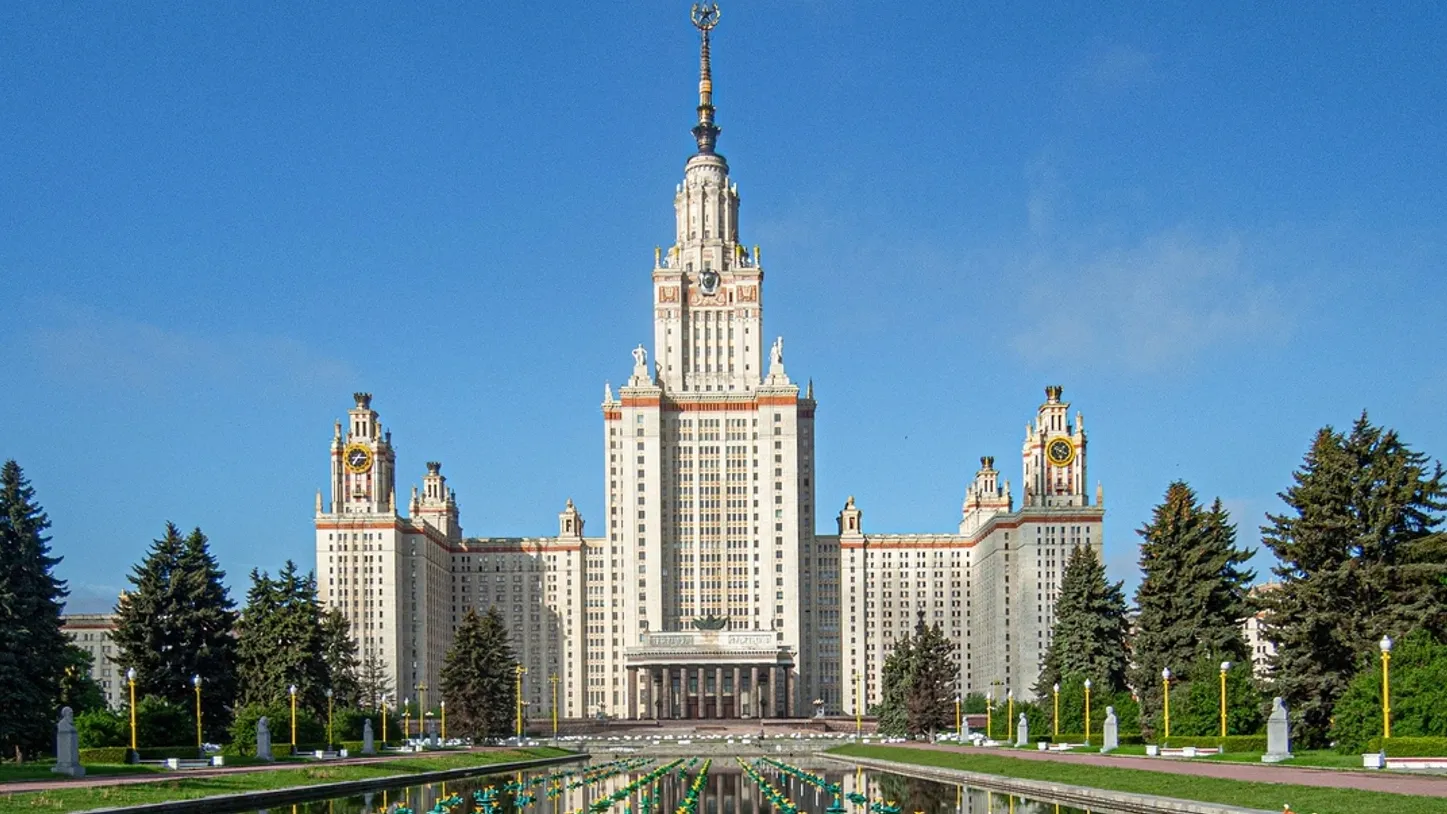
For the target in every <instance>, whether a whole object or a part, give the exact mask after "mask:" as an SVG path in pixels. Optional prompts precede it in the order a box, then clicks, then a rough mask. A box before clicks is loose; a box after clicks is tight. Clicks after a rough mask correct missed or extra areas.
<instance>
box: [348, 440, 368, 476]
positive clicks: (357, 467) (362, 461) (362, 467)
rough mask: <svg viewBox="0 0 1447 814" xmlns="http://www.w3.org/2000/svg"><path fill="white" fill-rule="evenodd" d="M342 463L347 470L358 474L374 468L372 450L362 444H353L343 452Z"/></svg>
mask: <svg viewBox="0 0 1447 814" xmlns="http://www.w3.org/2000/svg"><path fill="white" fill-rule="evenodd" d="M342 463H344V464H346V465H347V471H349V472H354V473H356V474H358V475H360V474H362V473H363V472H366V471H368V470H370V469H371V468H372V451H371V450H370V449H367V448H366V447H364V446H362V445H361V444H352V445H351V446H349V447H347V448H346V450H345V451H343V452H342Z"/></svg>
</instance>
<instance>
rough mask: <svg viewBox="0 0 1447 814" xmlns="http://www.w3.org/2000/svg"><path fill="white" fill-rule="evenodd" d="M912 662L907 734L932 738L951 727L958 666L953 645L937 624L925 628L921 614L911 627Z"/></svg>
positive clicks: (907, 707)
mask: <svg viewBox="0 0 1447 814" xmlns="http://www.w3.org/2000/svg"><path fill="white" fill-rule="evenodd" d="M910 658H911V660H912V661H913V662H914V668H913V670H912V671H911V672H912V675H911V677H910V678H911V681H910V684H909V697H908V700H907V701H906V704H905V706H906V709H908V711H909V731H910V732H911V733H913V734H917V735H924V734H928V735H931V736H933V735H934V734H935V733H936V732H940V731H945V730H952V729H954V726H955V687H956V679H957V678H958V677H959V663H958V662H957V661H955V644H954V642H952V641H950V640H949V638H948V637H947V636H945V632H944V629H943V628H941V627H940V626H939V624H934V625H926V624H925V621H924V611H920V612H919V618H918V619H917V620H916V622H915V625H914V647H913V648H912V652H911V654H910Z"/></svg>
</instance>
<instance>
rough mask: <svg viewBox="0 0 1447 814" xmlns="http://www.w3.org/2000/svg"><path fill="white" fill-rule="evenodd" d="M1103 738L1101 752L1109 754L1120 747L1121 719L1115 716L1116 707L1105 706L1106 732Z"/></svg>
mask: <svg viewBox="0 0 1447 814" xmlns="http://www.w3.org/2000/svg"><path fill="white" fill-rule="evenodd" d="M1102 740H1103V743H1102V745H1101V747H1100V751H1101V754H1109V753H1110V752H1114V751H1115V750H1116V749H1119V748H1120V721H1119V720H1117V719H1116V717H1115V707H1106V708H1105V733H1104V735H1102Z"/></svg>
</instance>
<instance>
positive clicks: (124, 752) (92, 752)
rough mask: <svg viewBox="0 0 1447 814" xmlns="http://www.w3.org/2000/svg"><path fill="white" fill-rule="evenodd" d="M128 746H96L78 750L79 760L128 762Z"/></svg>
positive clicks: (83, 762) (89, 761)
mask: <svg viewBox="0 0 1447 814" xmlns="http://www.w3.org/2000/svg"><path fill="white" fill-rule="evenodd" d="M130 753H131V749H130V747H129V746H96V747H92V748H90V749H82V750H80V762H81V763H82V764H86V763H128V762H129V760H128V758H129V757H130Z"/></svg>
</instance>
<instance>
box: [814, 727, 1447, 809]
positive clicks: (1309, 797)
mask: <svg viewBox="0 0 1447 814" xmlns="http://www.w3.org/2000/svg"><path fill="white" fill-rule="evenodd" d="M830 751H831V752H833V753H836V754H841V755H853V756H856V757H867V758H874V759H876V760H892V761H897V762H900V763H913V764H916V765H921V766H938V767H943V768H949V769H962V770H964V771H971V772H980V773H982V774H995V775H1002V776H1004V777H1014V778H1020V779H1024V780H1044V781H1048V782H1052V783H1069V784H1071V785H1076V786H1089V787H1091V788H1097V789H1109V790H1111V791H1124V792H1131V793H1135V794H1154V795H1159V796H1162V797H1176V798H1181V799H1186V800H1197V801H1201V802H1208V803H1225V804H1227V805H1238V806H1245V807H1248V808H1260V809H1266V810H1271V811H1279V810H1281V807H1282V806H1283V805H1284V804H1287V803H1289V804H1291V809H1292V810H1293V811H1297V812H1303V814H1360V812H1365V811H1390V812H1392V814H1442V812H1443V811H1444V809H1447V800H1444V799H1443V798H1441V797H1418V796H1413V795H1406V794H1388V793H1385V792H1374V791H1355V790H1351V789H1330V788H1317V787H1313V786H1293V785H1285V784H1280V783H1253V782H1247V781H1242V780H1225V779H1219V778H1214V777H1191V776H1189V775H1179V774H1170V773H1168V772H1155V771H1149V770H1145V769H1124V768H1116V767H1113V766H1087V765H1082V764H1076V763H1070V762H1066V761H1049V762H1046V761H1037V760H1024V759H1021V758H1012V757H1007V756H1005V755H980V754H962V753H959V752H937V751H932V750H926V749H910V748H908V747H899V746H864V745H854V744H851V745H848V746H840V747H837V748H835V749H831V750H830ZM1242 757H1243V759H1244V758H1245V757H1246V756H1245V755H1244V754H1243V756H1242ZM1358 760H1360V758H1358Z"/></svg>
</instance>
